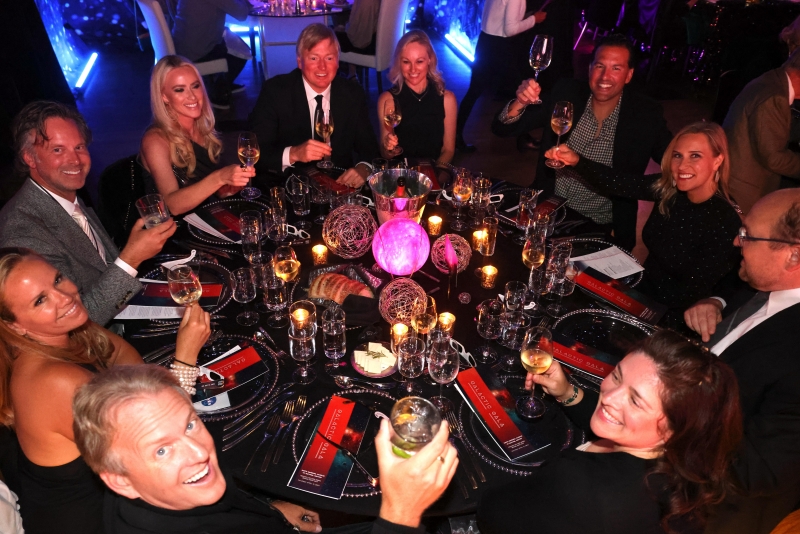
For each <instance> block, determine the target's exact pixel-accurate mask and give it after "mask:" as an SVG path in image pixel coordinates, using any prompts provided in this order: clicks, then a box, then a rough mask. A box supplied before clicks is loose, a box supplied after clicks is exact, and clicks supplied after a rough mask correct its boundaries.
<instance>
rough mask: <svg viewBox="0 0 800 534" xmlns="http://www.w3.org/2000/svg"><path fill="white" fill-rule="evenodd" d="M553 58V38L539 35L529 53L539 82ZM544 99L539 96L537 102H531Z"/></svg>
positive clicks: (538, 102)
mask: <svg viewBox="0 0 800 534" xmlns="http://www.w3.org/2000/svg"><path fill="white" fill-rule="evenodd" d="M552 60H553V38H552V37H550V36H549V35H537V36H535V37H534V38H533V44H531V51H530V54H529V55H528V63H529V64H530V66H531V68H532V69H533V78H534V79H535V80H536V81H537V82H538V81H539V73H540V72H542V71H543V70H544V69H546V68H547V67H549V66H550V61H552ZM541 103H542V99H541V98H539V99H537V100H536V102H531V104H541Z"/></svg>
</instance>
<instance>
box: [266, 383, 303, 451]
mask: <svg viewBox="0 0 800 534" xmlns="http://www.w3.org/2000/svg"><path fill="white" fill-rule="evenodd" d="M306 400H307V399H306V396H305V395H300V396H299V397H297V400H296V401H295V403H294V413H293V414H292V420H291V421H289V425H288V426H287V427H286V432H284V433H283V437H282V438H281V442H280V443H279V444H278V448H277V449H276V450H275V455H274V456H273V457H272V463H273V464H275V465H278V460H280V458H281V453H282V452H283V447H284V446H285V445H286V441H287V439H288V438H289V434H290V433H291V431H292V425H294V424H295V423H296V422H297V421H298V420H299V419H300V418H301V417H302V416H303V413H304V412H305V411H306Z"/></svg>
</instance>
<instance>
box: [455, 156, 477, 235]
mask: <svg viewBox="0 0 800 534" xmlns="http://www.w3.org/2000/svg"><path fill="white" fill-rule="evenodd" d="M452 195H453V206H454V207H455V208H456V210H455V211H454V212H453V220H452V221H450V228H452V229H453V230H455V231H456V232H461V231H463V230H466V229H467V227H468V225H467V223H466V222H464V214H463V213H462V208H463V207H464V204H466V203H467V202H469V199H470V197H471V196H472V175H471V174H470V172H469V171H468V170H467V169H459V170H458V171H456V176H455V178H454V179H453V190H452Z"/></svg>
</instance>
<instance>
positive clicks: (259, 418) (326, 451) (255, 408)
mask: <svg viewBox="0 0 800 534" xmlns="http://www.w3.org/2000/svg"><path fill="white" fill-rule="evenodd" d="M394 165H395V166H394V168H391V169H389V168H387V169H386V170H379V171H378V172H375V173H374V174H373V175H371V176H370V178H369V180H368V184H367V185H366V186H365V187H364V188H361V189H359V190H353V189H352V188H345V189H344V190H340V191H332V190H331V188H330V187H326V181H325V180H321V179H319V175H318V174H317V173H316V172H309V173H306V172H302V170H298V171H297V172H296V173H295V174H293V175H292V176H290V177H289V178H288V179H285V183H283V184H282V185H279V186H276V185H275V184H274V181H272V182H271V183H267V182H266V181H265V180H263V178H264V177H257V178H256V179H255V180H254V185H257V186H258V189H260V192H261V196H259V197H256V198H248V199H245V198H241V197H232V198H229V199H224V200H219V199H210V200H209V201H207V202H206V203H205V204H203V205H202V206H201V207H200V208H198V209H197V210H195V211H194V212H192V213H190V214H187V215H185V216H184V217H183V220H184V221H185V223H186V224H180V227H179V230H178V232H177V233H176V235H175V236H174V237H173V239H172V240H171V241H170V242H169V243H168V244H167V245H166V246H165V247H164V251H163V252H162V254H160V255H158V256H157V257H155V258H153V260H151V261H148V262H146V263H145V264H143V266H142V268H141V269H140V277H141V278H144V279H146V288H145V293H146V294H145V295H144V296H143V297H142V300H141V302H138V303H135V304H134V305H135V306H137V308H139V311H137V313H136V314H132V313H128V312H126V311H125V310H123V312H122V314H121V316H120V317H119V318H118V319H117V322H118V323H120V324H122V325H123V326H124V332H125V337H126V339H128V340H129V341H130V342H131V343H132V344H133V345H134V346H135V347H136V348H137V349H138V350H139V351H140V353H141V354H142V355H143V358H144V359H145V361H146V362H148V363H155V364H160V365H166V366H169V364H170V363H171V361H172V357H173V354H174V342H175V334H176V333H177V328H178V324H179V321H180V319H179V315H169V314H179V312H180V306H181V304H183V303H186V302H198V303H199V304H200V305H201V306H202V307H203V308H204V309H205V310H206V311H208V312H209V313H210V314H211V316H212V335H211V337H210V339H209V341H208V342H207V343H206V345H205V346H204V348H203V349H202V350H201V353H200V355H199V357H198V365H199V366H200V369H201V373H202V374H203V376H202V377H201V379H200V381H199V382H198V384H197V391H196V393H195V394H194V395H193V399H192V401H193V403H194V405H195V408H196V410H197V411H198V413H199V415H200V417H201V419H202V420H203V421H204V422H205V423H206V425H207V426H208V428H209V431H210V432H211V433H212V435H213V436H214V438H215V441H216V444H217V449H218V451H219V456H220V461H221V462H222V464H223V465H224V466H226V468H227V469H229V470H231V471H232V472H233V474H234V475H235V476H236V477H237V478H239V479H240V480H241V481H242V482H243V483H244V484H246V485H249V486H252V487H254V488H258V489H260V490H263V491H265V492H267V493H269V494H271V495H273V496H275V497H276V498H283V499H287V500H292V501H295V502H302V503H305V504H306V505H307V506H310V507H316V508H319V509H329V510H336V511H339V512H344V513H351V514H357V515H377V512H378V508H379V506H380V483H379V473H378V466H377V458H376V456H375V451H374V446H373V438H374V435H375V433H376V432H377V430H378V426H379V423H380V418H387V419H388V418H390V416H391V414H392V413H394V412H395V411H396V409H399V408H398V406H399V405H400V404H401V403H399V402H398V401H400V400H401V399H406V398H411V399H420V401H419V402H420V403H421V402H422V401H424V402H425V403H427V404H426V405H425V406H428V405H429V406H430V407H431V408H430V409H431V410H433V411H435V412H436V413H437V414H438V417H439V420H440V421H447V422H448V424H449V425H450V428H451V439H452V440H453V443H454V444H455V445H456V447H457V449H458V451H459V455H460V456H461V462H460V465H459V468H458V471H457V475H456V477H455V478H454V480H453V482H452V483H451V487H450V488H448V490H447V491H446V492H445V494H444V495H443V496H442V498H441V499H440V500H439V501H437V503H435V504H434V505H433V506H432V507H431V508H430V509H429V510H428V512H427V513H428V514H430V515H457V514H462V513H469V512H472V511H474V509H475V507H476V505H477V502H478V500H479V498H480V495H481V493H482V491H484V490H485V489H486V488H488V487H494V486H498V485H502V484H505V483H508V482H511V481H513V480H515V479H518V478H519V477H521V476H526V475H529V474H531V473H532V472H533V471H534V470H535V469H536V467H537V466H538V465H540V464H541V463H542V462H544V461H546V460H547V459H548V458H552V457H554V456H555V455H557V454H558V453H559V451H561V450H563V449H566V448H574V447H575V446H577V445H579V444H581V443H582V442H583V441H584V439H585V436H584V435H583V433H582V432H581V431H580V430H577V428H576V427H575V426H574V425H573V424H572V423H571V422H570V421H569V419H568V418H567V417H566V415H565V414H564V412H563V411H562V410H561V409H560V408H559V407H558V403H557V402H556V401H555V400H554V399H553V398H550V397H549V396H547V395H544V394H543V393H542V391H541V389H540V388H539V389H538V390H536V391H535V392H534V393H533V395H532V394H531V392H530V391H528V390H525V389H524V381H525V373H526V370H525V369H528V370H529V371H531V372H544V371H545V370H546V369H547V368H548V367H549V365H550V362H552V361H553V359H554V358H555V359H557V360H559V361H560V362H561V363H562V364H563V365H565V367H566V368H567V369H568V371H569V372H570V373H571V378H570V379H571V381H573V383H574V384H576V385H579V386H581V387H584V388H590V389H595V390H596V389H597V388H598V384H599V382H600V381H601V380H602V378H603V377H604V376H605V375H606V374H608V372H610V369H612V368H613V366H614V365H615V363H616V362H617V361H619V359H621V358H622V356H624V354H625V353H626V351H627V348H628V347H630V346H631V344H632V343H634V342H636V341H637V340H638V339H641V337H643V336H646V335H649V334H650V333H652V332H653V331H654V330H655V329H656V326H655V322H656V321H657V319H655V320H653V319H654V316H653V315H652V314H651V315H648V314H647V313H645V312H643V311H642V310H641V309H642V308H644V309H645V310H649V311H650V312H653V309H655V308H654V306H655V305H656V304H657V303H650V302H645V303H644V304H642V303H641V302H640V301H638V300H635V299H636V298H638V294H634V293H632V292H635V290H634V289H633V288H635V286H636V285H637V284H638V282H639V281H640V280H641V276H642V270H641V267H640V266H638V263H636V260H635V259H633V257H632V256H630V253H629V251H624V250H621V249H618V248H617V247H615V246H614V244H613V241H611V238H610V237H609V236H608V235H606V234H605V233H604V232H603V231H602V229H601V228H600V227H598V226H597V225H595V224H594V223H592V222H591V221H589V220H587V219H586V218H584V217H582V216H581V215H580V214H578V213H576V212H574V211H572V210H571V209H569V208H567V207H566V206H564V202H563V199H559V198H558V197H550V198H543V195H542V194H540V193H539V192H537V191H533V190H530V189H528V188H522V187H519V186H515V185H513V184H509V183H506V182H502V181H496V180H491V179H490V178H488V177H486V176H484V175H481V174H480V173H474V175H476V176H477V177H476V176H474V175H473V173H471V172H470V171H469V170H467V169H455V170H454V171H453V175H454V179H453V181H452V183H451V184H449V187H448V188H447V189H446V190H442V189H435V188H434V187H433V182H432V180H431V179H430V178H429V177H428V176H427V175H426V174H424V173H422V172H420V171H417V170H414V167H413V166H412V168H405V165H403V162H395V163H394ZM316 170H317V169H313V171H316ZM325 175H326V176H329V177H331V178H335V176H336V171H335V169H334V170H331V169H325ZM398 182H400V185H401V186H402V187H403V189H402V190H401V188H400V187H398ZM270 186H271V187H270ZM436 186H438V183H437V184H436ZM398 190H400V191H401V193H402V194H400V195H398V194H397V193H398ZM364 199H367V201H365V200H364ZM312 205H316V208H315V209H314V208H312ZM314 211H316V212H317V215H315V216H314V217H313V219H315V220H312V212H314ZM520 219H521V220H520ZM319 222H321V224H318V223H319ZM579 230H580V231H582V232H580V231H579ZM520 234H521V237H522V238H520ZM190 250H191V251H193V252H192V256H191V259H188V260H187V261H185V262H183V260H184V259H186V258H187V257H188V256H189V251H190ZM166 261H171V262H172V265H168V266H167V267H163V266H162V264H163V263H165V262H166ZM175 262H178V263H179V264H178V265H174V264H175ZM181 262H183V263H181ZM637 266H638V268H637ZM177 269H183V270H184V271H189V273H190V275H189V277H188V278H189V281H188V282H187V281H185V280H181V281H180V282H173V281H172V280H171V278H170V277H174V276H177V274H174V275H173V274H172V273H173V271H175V270H177ZM626 269H627V270H626ZM615 270H616V271H615ZM609 272H610V273H611V274H612V275H613V274H614V273H623V274H625V276H621V277H619V278H613V277H612V276H609V275H608V274H607V273H609ZM587 273H588V274H587ZM187 284H190V285H191V291H190V292H189V293H186V287H187ZM150 286H153V287H152V288H151V287H150ZM181 288H182V289H181ZM576 288H578V289H580V290H579V291H574V289H576ZM587 288H588V289H587ZM598 288H600V289H598ZM181 290H183V291H184V293H182V294H180V295H179V291H181ZM184 294H187V295H189V296H188V297H185V298H184V297H183V296H182V295H184ZM176 295H177V296H176ZM170 296H171V297H172V299H174V301H175V302H174V303H172V304H171V305H169V306H168V305H167V301H168V299H169V298H170ZM145 297H146V298H145ZM179 297H180V298H179ZM622 297H624V298H625V299H628V300H630V302H628V301H627V300H626V301H625V302H628V304H630V306H629V309H624V306H623V304H620V302H622V300H624V299H623V298H622ZM138 298H139V297H137V299H138ZM631 303H632V304H631ZM636 305H638V307H637V306H636ZM648 305H649V306H650V307H648ZM621 306H623V307H621ZM151 308H152V309H151ZM158 308H169V309H170V311H169V313H166V312H162V313H161V314H160V315H159V314H157V313H155V309H158ZM637 311H638V314H637ZM656 311H657V310H656ZM656 315H657V314H656ZM535 332H540V333H546V335H544V338H536V339H534V338H533V337H532V336H534V333H535ZM542 339H543V340H542ZM475 395H479V396H480V397H475ZM478 398H480V399H482V400H480V401H479V400H476V399H478ZM484 403H489V404H491V405H493V406H495V408H496V409H495V410H494V411H493V412H492V413H497V414H500V416H501V417H503V418H506V419H507V421H508V422H509V424H508V425H507V426H506V428H513V429H514V432H515V435H514V436H515V437H513V438H509V436H507V435H505V434H503V431H498V429H497V428H494V427H493V426H492V425H493V419H492V417H488V416H487V415H486V413H484V412H482V408H481V406H482V404H484ZM342 414H345V415H342ZM406 416H408V414H406ZM426 417H427V416H426ZM390 420H391V421H392V425H393V428H394V429H395V431H397V432H400V430H399V429H400V428H401V426H402V425H400V426H398V424H396V422H395V420H394V419H393V418H392V419H390ZM504 420H505V419H504ZM509 440H511V441H509ZM412 441H413V440H412ZM512 442H513V443H523V444H524V446H523V447H522V448H519V447H517V446H516V445H515V446H513V447H511V448H510V449H509V446H508V443H512ZM393 443H394V442H393ZM515 447H516V448H515ZM401 449H402V448H398V449H397V450H396V453H398V454H400V455H402V454H406V453H407V451H404V450H401ZM317 457H319V458H323V457H324V458H326V460H325V461H326V462H328V463H327V464H326V465H325V466H324V467H320V466H319V465H317V463H314V462H313V461H312V460H313V458H317Z"/></svg>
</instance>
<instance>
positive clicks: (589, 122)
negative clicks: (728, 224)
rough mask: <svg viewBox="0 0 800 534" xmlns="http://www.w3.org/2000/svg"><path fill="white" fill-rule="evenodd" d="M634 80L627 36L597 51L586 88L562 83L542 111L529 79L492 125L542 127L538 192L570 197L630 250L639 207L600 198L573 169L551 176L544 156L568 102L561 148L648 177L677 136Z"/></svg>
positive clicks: (509, 129)
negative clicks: (554, 118)
mask: <svg viewBox="0 0 800 534" xmlns="http://www.w3.org/2000/svg"><path fill="white" fill-rule="evenodd" d="M632 77H633V48H632V47H631V45H630V43H629V42H628V40H627V39H626V38H625V37H624V36H622V35H611V36H609V37H606V38H605V39H603V40H602V41H601V42H600V43H599V44H598V45H597V47H596V48H595V50H594V58H593V59H592V63H591V64H590V65H589V80H588V83H586V82H580V81H578V80H560V81H559V82H558V83H556V85H555V86H554V87H553V90H552V92H551V94H550V95H547V96H546V97H545V98H544V102H543V103H542V104H534V102H536V101H537V100H538V98H539V93H540V87H539V84H537V83H536V81H535V80H534V79H529V80H525V81H524V82H523V83H522V85H520V87H519V89H518V90H517V98H516V99H515V100H512V101H511V102H509V103H508V104H507V105H506V106H505V107H504V108H503V110H502V111H501V112H500V113H499V114H498V116H497V117H496V118H495V120H494V122H493V124H492V131H493V132H494V133H495V134H497V135H499V136H501V137H508V136H516V135H519V134H521V133H524V132H527V131H530V130H533V129H536V128H541V127H545V128H544V134H543V135H542V147H541V149H540V153H539V154H540V155H539V164H538V167H537V170H536V179H535V181H534V184H533V186H535V187H536V188H537V189H543V190H544V191H545V193H546V194H553V193H555V194H557V195H560V196H563V197H565V198H566V199H567V205H568V206H570V207H571V208H573V209H575V210H576V211H578V212H580V213H581V214H583V215H585V216H587V217H589V218H590V219H592V220H593V221H594V222H596V223H598V224H601V225H607V226H608V228H609V229H610V230H613V232H614V236H615V239H616V241H617V243H619V244H620V245H621V246H623V247H625V248H627V249H632V248H633V247H634V245H635V244H636V212H637V203H636V201H633V200H628V199H623V198H618V197H612V198H608V197H605V196H603V195H601V194H599V193H598V192H597V191H596V190H595V189H594V188H593V187H592V186H590V185H589V184H587V183H586V182H585V181H584V180H582V179H581V177H580V175H578V173H576V172H575V170H574V169H569V168H567V169H557V170H553V169H550V168H549V167H547V166H546V165H545V164H544V162H545V158H544V153H545V151H546V150H547V149H548V148H550V147H552V146H555V144H556V135H555V134H554V133H553V132H552V130H551V129H550V126H549V123H550V118H551V115H552V111H553V107H554V104H555V103H556V102H558V101H568V102H571V103H572V106H573V109H574V117H573V125H574V126H573V128H572V129H571V131H570V132H569V133H568V134H566V135H565V136H562V139H561V142H562V143H564V142H566V143H567V144H568V145H569V146H570V148H572V149H573V150H574V151H575V152H577V153H578V154H580V155H581V156H583V157H585V158H588V159H590V160H592V161H596V162H598V163H602V164H604V165H608V166H609V167H613V168H615V169H619V170H621V171H622V172H628V173H632V174H644V171H645V169H646V168H647V164H648V162H649V161H650V159H651V158H652V159H654V160H655V161H658V162H660V161H661V157H662V156H663V154H664V150H665V149H666V147H667V145H668V144H669V142H670V140H671V139H672V135H671V134H670V132H669V130H667V126H666V122H665V121H664V117H663V112H662V109H661V106H660V105H659V104H658V103H657V102H655V101H653V100H651V99H649V98H647V97H645V96H643V95H640V94H637V93H636V92H634V91H631V90H630V88H628V87H627V85H628V83H629V82H630V81H631V79H632Z"/></svg>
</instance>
